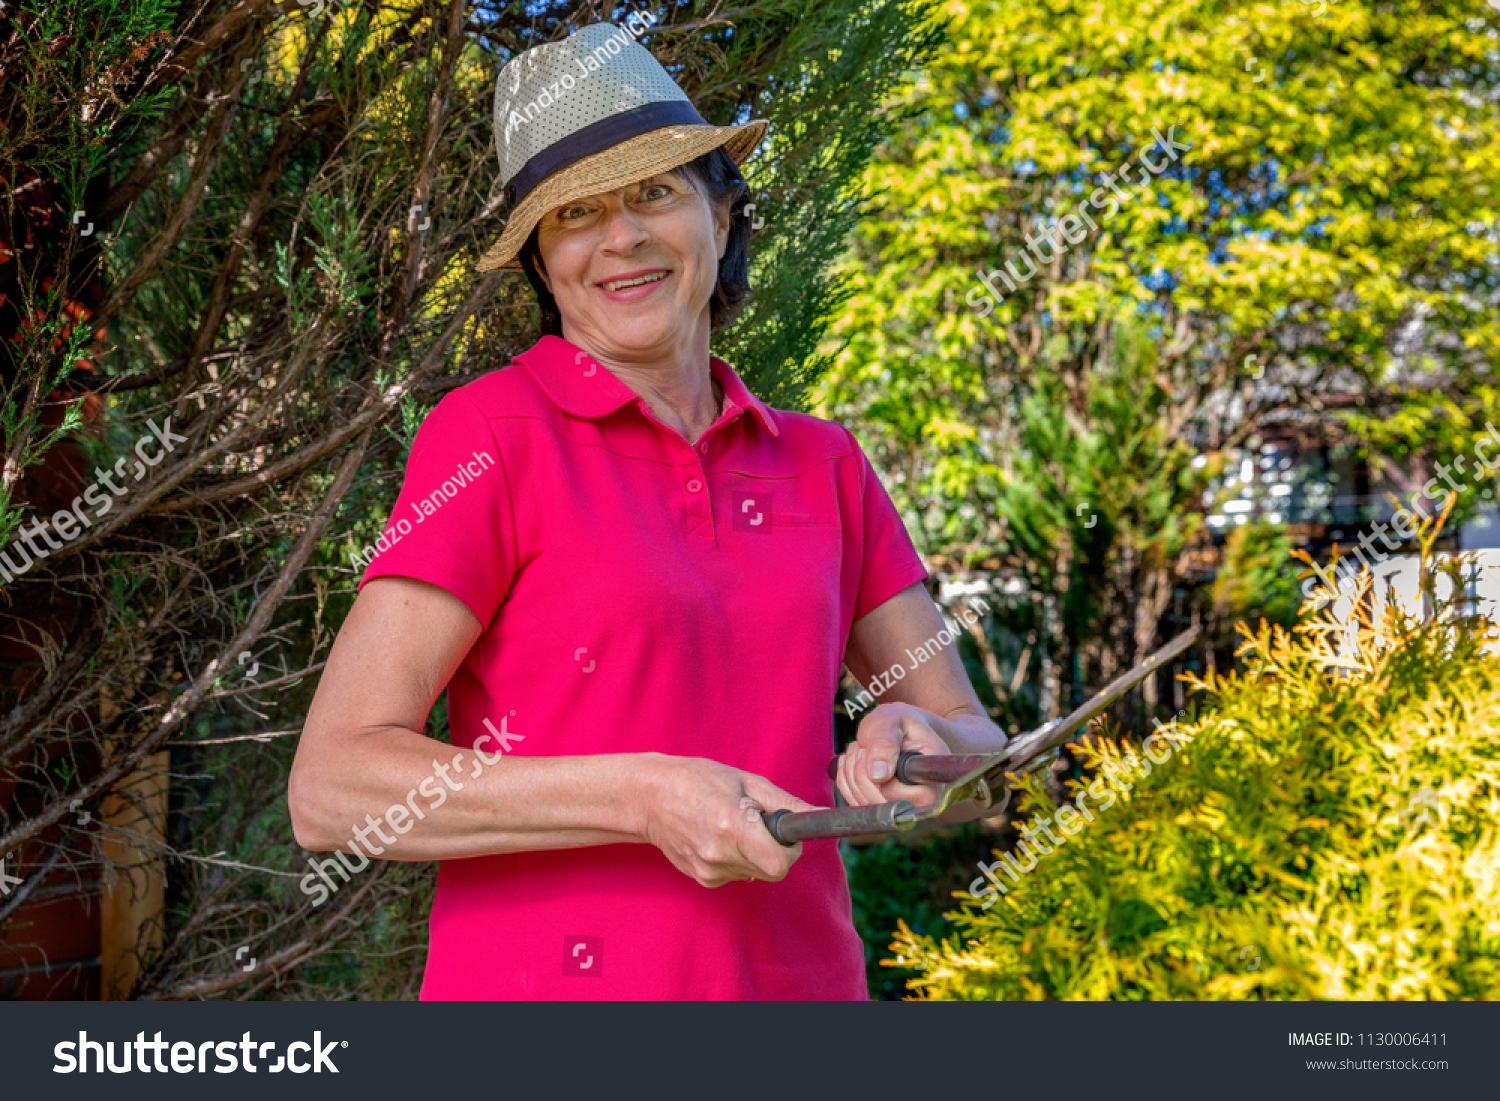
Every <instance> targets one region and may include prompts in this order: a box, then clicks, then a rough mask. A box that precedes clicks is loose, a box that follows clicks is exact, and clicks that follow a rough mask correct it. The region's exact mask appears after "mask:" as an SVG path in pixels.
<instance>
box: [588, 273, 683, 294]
mask: <svg viewBox="0 0 1500 1101" xmlns="http://www.w3.org/2000/svg"><path fill="white" fill-rule="evenodd" d="M670 274H671V272H670V271H666V270H663V269H659V268H658V269H655V270H652V271H632V272H626V273H625V274H623V275H617V276H615V277H614V278H613V279H609V280H606V281H604V282H601V283H599V284H598V285H599V286H600V287H602V288H603V289H604V290H606V291H623V290H629V289H630V288H632V287H643V286H647V285H649V284H651V283H660V282H661V281H662V280H663V279H665V278H666V277H667V276H668V275H670Z"/></svg>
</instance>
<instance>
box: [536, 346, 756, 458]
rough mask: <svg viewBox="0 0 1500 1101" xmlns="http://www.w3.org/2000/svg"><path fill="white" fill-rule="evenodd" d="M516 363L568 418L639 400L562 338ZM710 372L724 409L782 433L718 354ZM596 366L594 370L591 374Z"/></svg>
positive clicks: (588, 415) (600, 412) (602, 413)
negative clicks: (748, 413)
mask: <svg viewBox="0 0 1500 1101" xmlns="http://www.w3.org/2000/svg"><path fill="white" fill-rule="evenodd" d="M515 358H516V362H517V363H519V364H521V365H522V366H523V367H525V368H526V370H527V371H529V372H530V373H531V377H532V378H534V379H536V383H537V385H538V386H540V387H541V388H542V392H543V393H545V394H546V395H547V397H548V398H550V399H551V401H552V404H553V405H556V406H557V407H558V408H559V409H561V410H562V411H563V412H564V413H567V414H568V415H569V416H573V417H581V418H583V419H585V420H598V419H599V418H601V417H607V416H609V415H610V414H611V413H613V412H615V411H616V410H618V409H620V408H622V407H624V406H626V405H628V404H629V403H630V402H632V401H639V400H641V399H640V396H639V395H638V394H637V393H636V392H635V391H634V390H632V389H631V388H630V387H628V386H626V385H625V384H624V383H623V382H621V381H620V380H619V379H618V378H616V377H615V376H614V375H612V374H611V373H610V372H609V371H608V370H607V369H606V368H605V367H604V366H603V365H602V364H599V363H595V362H594V359H593V357H592V356H590V355H589V354H588V353H587V352H585V351H583V350H582V349H580V348H578V347H577V346H576V345H573V344H570V343H568V342H567V341H566V340H564V339H563V338H562V337H560V336H544V337H542V339H541V340H539V341H537V342H536V344H534V345H533V346H532V347H531V348H530V349H528V350H527V351H524V352H522V353H521V354H520V355H518V356H516V357H515ZM708 364H709V371H710V372H711V373H712V374H713V377H714V378H716V379H718V380H719V385H720V386H722V387H724V410H725V412H728V411H729V409H730V405H731V403H733V405H735V406H737V407H738V408H740V409H749V410H751V411H752V412H753V413H754V414H755V415H756V417H757V418H758V419H759V420H760V423H761V424H762V425H763V426H764V427H765V430H766V431H767V432H769V433H770V434H771V435H773V436H779V435H781V433H780V431H779V430H778V429H777V427H776V419H775V417H773V416H772V415H771V408H770V406H768V405H766V403H765V402H763V401H761V400H760V399H759V398H758V397H756V396H755V395H754V394H752V393H751V392H750V390H749V388H748V387H746V386H745V383H744V382H743V381H742V380H741V379H740V376H739V375H738V374H737V373H736V372H735V370H734V368H733V367H731V366H729V364H727V363H725V362H724V361H723V360H722V359H720V358H719V357H718V356H709V358H708ZM591 368H592V370H590V369H591Z"/></svg>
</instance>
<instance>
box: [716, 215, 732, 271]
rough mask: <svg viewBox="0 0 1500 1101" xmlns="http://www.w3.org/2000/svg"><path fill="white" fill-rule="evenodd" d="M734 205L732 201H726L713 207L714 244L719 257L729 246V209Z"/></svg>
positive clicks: (721, 257) (722, 255)
mask: <svg viewBox="0 0 1500 1101" xmlns="http://www.w3.org/2000/svg"><path fill="white" fill-rule="evenodd" d="M733 206H734V203H733V202H732V201H726V202H724V203H723V204H722V205H720V206H718V207H716V208H715V209H714V212H713V215H714V244H715V247H716V248H717V249H718V253H719V259H720V260H722V259H724V250H725V249H726V248H728V247H729V218H730V216H729V211H730V208H731V207H733Z"/></svg>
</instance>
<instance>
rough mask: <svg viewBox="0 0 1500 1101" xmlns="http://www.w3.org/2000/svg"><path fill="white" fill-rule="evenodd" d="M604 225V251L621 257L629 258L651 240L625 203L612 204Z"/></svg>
mask: <svg viewBox="0 0 1500 1101" xmlns="http://www.w3.org/2000/svg"><path fill="white" fill-rule="evenodd" d="M605 216H606V219H607V220H606V221H605V224H604V249H605V251H606V252H613V253H616V254H618V255H620V256H629V255H630V254H631V253H632V252H634V251H635V250H636V249H638V248H640V246H641V245H643V244H645V243H646V242H647V241H649V240H650V239H651V235H650V234H648V233H647V232H646V230H645V227H644V226H642V225H641V223H640V221H639V220H638V219H637V218H636V216H635V215H634V214H633V213H632V212H631V210H630V207H629V206H628V205H626V204H625V203H611V204H610V206H609V209H608V210H607V212H606V215H605Z"/></svg>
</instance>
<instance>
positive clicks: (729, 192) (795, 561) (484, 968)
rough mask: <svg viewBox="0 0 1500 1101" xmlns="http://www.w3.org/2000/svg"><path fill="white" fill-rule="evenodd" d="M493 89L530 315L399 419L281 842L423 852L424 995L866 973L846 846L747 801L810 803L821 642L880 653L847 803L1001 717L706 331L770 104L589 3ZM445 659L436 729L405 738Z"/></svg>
mask: <svg viewBox="0 0 1500 1101" xmlns="http://www.w3.org/2000/svg"><path fill="white" fill-rule="evenodd" d="M570 82H571V83H570ZM495 116H496V135H497V144H498V145H499V148H500V163H501V172H502V177H503V179H504V181H505V183H506V185H507V190H508V193H509V198H510V200H511V211H512V213H511V215H510V217H509V219H508V221H507V225H506V229H505V231H504V234H503V235H502V236H501V238H500V240H499V241H498V242H497V243H496V245H495V246H494V247H493V248H492V249H491V250H490V251H489V253H487V254H486V256H485V257H484V259H483V261H482V262H481V265H480V266H481V270H490V269H496V268H506V269H509V270H516V269H517V268H518V267H519V269H520V270H524V271H525V273H526V274H527V276H528V278H529V279H530V280H531V283H532V285H533V287H534V288H535V289H536V291H537V294H538V297H539V299H540V301H541V303H542V318H543V327H544V333H545V334H546V335H544V336H543V337H542V338H541V340H540V341H539V342H538V343H537V344H536V346H535V347H533V348H532V349H530V350H529V351H527V352H525V353H523V354H522V355H519V356H517V357H516V364H515V365H513V366H510V367H508V368H506V369H504V370H498V371H495V372H493V373H491V374H490V375H487V376H486V377H484V378H482V379H480V380H479V381H477V382H474V383H472V384H470V385H468V386H465V387H463V388H461V389H459V390H457V391H455V392H454V393H453V394H451V395H449V396H448V397H447V398H445V399H444V400H443V401H442V402H441V403H440V404H439V405H438V407H437V408H436V409H435V410H433V412H432V413H431V415H429V417H428V418H427V420H426V421H425V423H424V424H423V426H422V428H421V431H420V432H419V433H418V435H417V439H416V442H415V444H414V446H413V448H412V453H411V458H410V461H409V464H408V468H407V471H406V479H405V483H404V486H403V489H402V492H401V495H400V497H399V499H398V501H397V504H396V507H395V510H394V512H393V514H392V521H391V526H390V527H388V528H387V532H386V534H385V536H383V537H382V543H381V547H380V548H378V553H377V554H376V555H375V557H374V560H373V562H372V563H371V565H370V566H369V568H368V569H367V570H366V573H365V576H364V580H363V582H362V584H361V589H360V593H359V596H358V598H357V600H356V601H355V604H354V607H353V609H352V611H351V612H350V614H349V617H348V619H347V621H346V622H345V623H344V626H343V629H342V630H341V631H340V633H339V637H338V639H337V641H336V642H335V644H334V646H333V650H332V652H331V654H330V655H329V660H328V665H327V668H326V669H325V671H324V673H323V677H322V680H321V683H320V685H319V687H318V693H317V696H316V698H315V700H314V701H313V706H312V710H311V712H310V713H309V715H308V718H307V723H306V727H305V729H304V732H303V736H302V740H301V743H300V745H299V746H298V750H297V759H296V763H295V766H294V768H293V771H292V777H291V787H290V802H291V811H292V820H293V824H294V827H295V830H296V834H297V839H298V841H299V842H300V843H301V844H302V845H303V846H305V847H306V848H308V849H311V850H324V851H327V850H337V849H339V848H340V847H342V848H344V849H345V850H346V852H347V854H353V856H354V858H355V859H354V861H352V862H351V861H350V860H349V857H348V855H345V856H344V857H343V859H344V861H345V863H346V864H348V866H349V867H350V869H351V870H353V871H357V870H358V869H359V868H362V867H363V866H364V864H363V861H364V860H365V859H366V857H365V855H364V854H365V852H366V851H368V852H369V853H370V855H379V856H383V857H385V858H386V859H396V860H441V861H443V863H442V867H441V870H440V873H439V877H438V887H437V894H436V897H435V899H434V902H433V911H432V921H431V940H430V948H429V954H428V961H427V971H426V975H425V979H424V984H423V988H422V996H423V998H426V999H430V998H594V999H597V998H839V999H863V998H865V997H867V993H866V987H865V980H864V966H863V950H862V946H861V944H860V941H859V938H858V937H857V936H856V935H855V932H854V929H853V926H852V921H851V916H850V903H849V893H848V888H847V884H846V881H845V877H844V871H843V867H842V865H841V863H840V860H839V856H838V852H837V847H836V843H835V842H832V841H816V842H809V843H807V845H806V852H805V853H804V851H803V846H801V845H799V846H795V847H791V848H783V847H782V846H781V845H779V844H778V843H777V842H776V841H775V840H774V839H773V838H772V837H771V835H770V833H769V832H768V831H767V830H766V828H765V826H764V824H763V822H762V819H761V812H762V811H772V810H777V809H781V808H788V809H791V810H809V809H812V808H813V807H814V805H824V806H826V805H828V804H829V803H830V802H831V801H832V797H833V793H832V791H831V789H830V785H829V782H828V779H827V763H828V757H829V754H830V750H831V740H830V715H831V712H832V707H833V697H834V693H835V690H836V687H837V683H838V678H839V672H840V666H841V664H847V666H848V667H849V669H850V671H851V672H852V673H853V674H854V675H855V676H856V677H858V678H859V680H860V681H861V682H862V683H866V684H870V683H872V681H873V679H874V677H875V676H876V675H877V674H879V675H880V676H881V677H882V683H890V682H892V681H894V687H893V688H891V689H890V690H889V691H888V692H886V693H885V700H886V701H887V702H884V703H882V704H881V705H880V706H878V707H875V708H874V709H873V710H872V711H870V713H869V714H868V715H867V716H866V717H865V718H864V720H863V722H862V723H861V724H860V727H859V740H858V743H857V744H856V745H852V746H850V747H849V749H848V750H847V751H846V752H845V753H844V755H843V756H842V757H841V758H840V760H839V766H838V777H837V783H838V787H839V789H840V790H841V791H842V792H843V795H844V798H845V799H846V800H847V801H848V802H849V803H850V804H852V805H856V806H863V805H867V804H873V803H880V802H884V801H888V800H894V799H911V800H913V801H915V802H918V803H922V802H929V801H931V799H932V798H933V792H932V791H931V790H929V789H927V788H924V787H920V786H915V787H908V786H906V785H903V784H901V783H899V782H897V781H895V780H894V779H893V778H892V777H893V771H894V765H895V762H896V758H897V756H898V755H899V754H900V753H901V752H903V751H905V750H912V749H915V750H920V751H921V752H924V753H948V752H959V753H973V752H991V751H994V750H997V749H999V748H1000V747H1001V746H1002V745H1003V744H1004V741H1005V739H1004V735H1003V734H1002V733H1001V732H1000V731H999V730H998V729H997V728H996V727H995V726H994V725H993V724H992V723H990V722H989V720H988V718H987V717H986V716H985V713H984V710H983V708H982V707H981V706H980V704H979V701H978V699H977V698H976V697H975V695H974V692H973V690H972V688H971V687H970V685H969V683H968V681H967V679H966V677H965V676H964V672H963V668H962V665H961V664H960V662H959V660H958V657H957V656H956V654H955V652H954V648H953V647H952V646H951V645H950V646H946V647H942V648H939V647H938V646H937V644H935V643H934V644H933V646H932V647H931V648H930V649H931V650H935V651H937V653H936V654H935V656H934V657H932V658H931V660H926V661H921V660H916V659H914V658H913V656H912V654H911V653H909V652H914V651H916V650H918V649H919V648H921V647H923V644H924V643H927V642H928V640H930V639H932V638H934V637H935V636H937V635H938V634H939V632H940V631H941V630H942V629H943V623H942V618H941V616H940V615H939V614H938V612H937V610H936V608H935V607H934V605H933V603H932V601H931V599H930V598H929V597H928V595H927V592H926V590H925V589H924V588H923V586H922V584H921V582H922V580H923V579H924V578H925V577H926V570H925V569H924V568H923V566H922V564H921V561H920V560H919V558H918V556H917V554H916V552H915V551H914V549H913V547H912V544H911V540H910V539H909V538H908V537H907V535H906V532H905V531H904V530H903V528H902V526H901V523H900V520H899V517H898V516H897V513H896V511H895V509H894V507H893V506H892V504H891V502H890V499H889V497H888V496H887V495H886V493H885V491H884V490H883V489H882V487H881V485H880V482H879V480H878V479H877V478H876V476H875V473H874V471H873V470H872V468H871V466H870V464H869V462H868V460H866V459H865V457H864V455H863V454H862V453H861V451H860V449H859V447H858V445H857V444H856V443H855V441H854V438H853V437H852V436H851V435H850V434H849V432H848V431H847V430H845V429H844V428H842V427H840V426H838V425H836V424H832V423H829V422H826V421H821V420H818V419H816V418H813V417H809V416H806V415H803V414H797V413H786V412H781V411H778V410H773V409H770V408H768V407H767V406H765V405H764V404H763V403H761V402H760V401H759V400H757V399H756V398H755V397H754V396H753V395H751V394H750V393H749V391H748V390H746V388H745V386H744V384H743V383H742V382H741V381H740V379H739V376H738V375H736V374H735V372H734V371H733V370H732V369H731V368H730V367H729V365H728V364H726V363H724V362H723V361H722V360H719V359H717V358H714V357H712V356H710V355H709V335H710V333H711V331H712V330H713V329H714V328H716V327H718V326H720V325H722V324H725V323H727V322H728V321H729V320H730V319H731V318H732V317H733V315H734V313H735V310H736V308H737V307H738V305H739V304H740V303H741V302H742V301H743V299H744V298H745V296H746V294H747V293H748V289H749V288H748V284H747V281H746V271H747V261H746V252H747V244H748V238H749V227H748V224H747V220H746V219H745V218H744V217H743V216H742V215H740V216H731V212H732V211H733V210H734V208H735V206H736V204H737V203H739V202H741V201H742V200H743V199H745V198H746V197H747V196H748V191H747V188H746V186H745V183H744V180H743V179H742V177H741V175H740V172H739V169H738V164H739V163H741V162H743V161H744V160H745V159H746V158H747V157H748V156H749V155H750V153H751V152H752V151H753V149H754V148H755V146H756V144H757V143H758V142H759V140H760V138H761V137H762V135H763V134H764V132H765V127H766V124H765V123H764V122H763V121H752V122H749V123H745V124H742V125H739V126H731V127H714V126H710V125H708V124H707V123H705V122H704V121H703V120H702V118H701V117H699V116H698V114H697V112H696V111H695V110H694V109H693V107H692V105H691V103H690V102H689V101H688V99H687V97H686V96H685V95H684V94H683V92H682V91H681V89H679V88H678V87H677V86H676V84H675V83H674V82H673V81H672V80H671V78H670V76H668V74H667V73H666V72H665V71H664V70H663V69H662V68H661V67H660V66H659V65H658V64H657V63H656V61H655V60H654V59H653V58H652V57H651V55H650V54H649V53H648V52H647V51H646V50H645V49H644V48H643V47H641V46H640V45H638V44H637V43H635V42H634V40H633V39H632V38H631V37H630V36H629V35H626V34H625V33H624V32H622V31H620V30H619V29H618V28H615V27H612V26H610V25H608V24H596V25H594V26H591V27H587V28H585V29H584V30H582V31H580V32H578V33H577V34H575V35H573V36H571V37H570V38H568V39H566V40H565V41H563V42H559V43H554V44H551V45H548V46H544V47H539V48H538V49H535V50H531V51H528V52H527V53H526V54H523V55H521V56H520V57H518V58H517V59H515V60H513V61H512V62H510V63H509V64H508V65H507V66H506V67H505V69H504V71H503V72H502V73H501V75H500V86H499V89H498V91H497V95H496V108H495ZM944 638H946V635H945V636H944ZM923 652H924V653H926V652H928V651H926V650H924V651H923ZM909 662H910V667H908V663H909ZM898 669H899V670H900V675H899V678H898V677H896V676H894V674H895V672H896V670H898ZM887 671H889V672H887ZM445 687H446V688H447V690H448V693H449V696H448V701H449V703H448V714H449V721H450V727H451V730H452V734H453V742H454V745H453V746H452V747H449V746H444V745H440V744H439V743H436V742H434V741H433V740H432V739H430V738H428V737H425V736H424V735H423V734H422V733H421V731H422V729H423V727H424V725H425V722H426V719H427V715H428V712H429V710H430V708H431V707H432V705H433V703H434V702H435V701H436V699H437V696H438V694H439V693H440V692H442V691H443V689H444V688H445ZM974 813H976V812H974V811H960V812H958V813H955V814H951V815H950V816H949V817H950V820H955V821H956V820H962V819H963V818H965V817H972V816H973V814H974ZM351 823H352V824H353V826H352V827H351ZM351 835H352V838H353V839H351ZM372 835H373V836H372ZM361 844H362V845H364V846H365V847H364V848H363V849H361V848H360V845H361ZM376 849H379V851H378V852H376V851H375V850H376ZM330 865H332V868H331V869H330V867H329V866H330ZM335 873H337V875H338V876H339V877H343V878H342V879H340V878H335V877H334V876H335ZM347 878H348V877H346V876H345V874H344V871H343V869H342V868H340V867H339V865H338V862H337V861H335V860H331V859H330V860H328V861H324V862H320V863H318V864H315V874H311V875H309V876H308V877H307V881H305V882H304V889H305V890H308V891H309V893H313V890H316V891H318V892H319V893H320V895H321V896H322V897H321V898H319V901H322V898H326V897H327V895H328V893H330V892H332V891H334V890H337V889H338V888H339V887H340V886H342V883H343V879H347ZM711 888H721V889H717V890H715V889H711Z"/></svg>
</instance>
